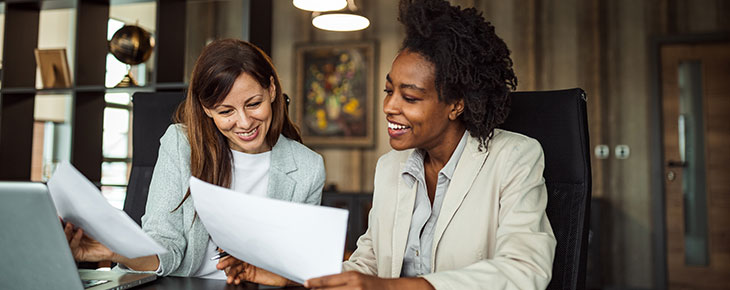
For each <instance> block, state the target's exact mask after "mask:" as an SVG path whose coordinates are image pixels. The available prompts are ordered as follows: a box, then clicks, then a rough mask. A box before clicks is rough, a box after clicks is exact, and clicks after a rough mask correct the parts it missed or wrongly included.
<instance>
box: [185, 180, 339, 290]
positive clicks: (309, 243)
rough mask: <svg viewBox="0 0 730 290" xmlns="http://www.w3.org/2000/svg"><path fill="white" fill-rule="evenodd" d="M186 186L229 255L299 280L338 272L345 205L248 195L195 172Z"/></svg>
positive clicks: (214, 237)
mask: <svg viewBox="0 0 730 290" xmlns="http://www.w3.org/2000/svg"><path fill="white" fill-rule="evenodd" d="M190 192H191V195H192V197H193V201H194V204H195V210H196V211H197V213H198V216H199V217H200V219H201V221H202V222H203V225H204V226H205V228H206V229H207V230H208V233H209V234H210V236H211V238H212V239H213V242H215V243H216V245H218V247H220V248H221V249H224V250H225V251H226V252H228V253H229V254H231V255H232V256H234V257H236V258H238V259H240V260H242V261H245V262H247V263H250V264H252V265H255V266H257V267H260V268H262V269H265V270H267V271H270V272H272V273H275V274H278V275H281V276H283V277H285V278H287V279H289V280H292V281H295V282H298V283H304V281H306V280H307V279H309V278H314V277H320V276H324V275H330V274H336V273H340V272H341V270H342V255H343V251H344V246H345V233H346V231H347V217H348V212H347V211H346V210H342V209H337V208H330V207H321V206H313V205H307V204H299V203H293V202H287V201H281V200H274V199H268V198H262V197H257V196H251V195H248V194H243V193H238V192H234V191H232V190H229V189H226V188H222V187H219V186H215V185H212V184H209V183H206V182H203V181H201V180H199V179H197V178H195V177H191V178H190Z"/></svg>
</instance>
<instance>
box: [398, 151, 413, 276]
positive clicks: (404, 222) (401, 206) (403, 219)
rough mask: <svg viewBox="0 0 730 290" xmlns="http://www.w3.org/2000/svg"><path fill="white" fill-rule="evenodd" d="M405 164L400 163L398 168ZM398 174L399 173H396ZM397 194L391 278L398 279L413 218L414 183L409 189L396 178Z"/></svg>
mask: <svg viewBox="0 0 730 290" xmlns="http://www.w3.org/2000/svg"><path fill="white" fill-rule="evenodd" d="M403 166H405V163H403V162H401V164H400V168H403ZM398 172H400V171H398ZM397 178H398V192H397V193H396V194H397V199H396V207H395V218H394V224H393V237H392V239H393V241H392V245H393V252H392V253H393V260H392V263H393V264H392V266H391V277H400V272H401V268H402V267H403V256H404V255H405V252H406V242H407V241H408V231H409V229H410V227H411V218H412V217H413V207H414V205H415V203H416V190H417V189H418V187H417V186H416V183H414V184H413V186H411V187H409V186H408V184H406V182H405V181H404V180H403V178H402V176H400V175H399V176H398V177H397Z"/></svg>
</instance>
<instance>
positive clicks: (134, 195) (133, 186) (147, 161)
mask: <svg viewBox="0 0 730 290" xmlns="http://www.w3.org/2000/svg"><path fill="white" fill-rule="evenodd" d="M184 98H185V94H184V93H182V92H156V93H143V92H139V93H135V94H134V95H133V96H132V110H133V111H132V112H133V113H132V114H133V115H132V116H133V117H132V146H133V147H132V148H133V152H132V172H131V173H130V175H129V185H128V186H127V197H126V198H125V200H124V212H126V213H127V214H128V215H129V216H130V217H132V219H133V220H134V221H136V222H137V223H138V224H141V219H142V215H144V211H145V205H146V204H147V191H148V190H149V187H150V181H151V180H152V171H153V170H154V168H155V162H157V152H158V150H159V148H160V137H162V135H163V134H164V133H165V130H166V129H167V127H168V126H169V125H170V124H172V117H173V114H174V113H175V109H177V106H178V105H179V104H180V102H182V100H183V99H184Z"/></svg>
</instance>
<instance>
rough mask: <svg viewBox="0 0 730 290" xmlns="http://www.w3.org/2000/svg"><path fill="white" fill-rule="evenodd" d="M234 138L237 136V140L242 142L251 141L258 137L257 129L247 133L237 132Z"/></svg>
mask: <svg viewBox="0 0 730 290" xmlns="http://www.w3.org/2000/svg"><path fill="white" fill-rule="evenodd" d="M235 134H236V136H238V138H239V139H241V140H243V141H252V140H254V139H256V137H257V136H258V135H259V127H256V128H254V129H253V130H251V131H248V132H238V133H235Z"/></svg>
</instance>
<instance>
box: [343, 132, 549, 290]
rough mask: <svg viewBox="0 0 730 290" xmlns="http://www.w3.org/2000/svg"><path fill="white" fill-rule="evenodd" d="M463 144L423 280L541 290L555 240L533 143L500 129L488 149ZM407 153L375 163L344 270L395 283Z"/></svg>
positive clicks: (405, 225)
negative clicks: (367, 202)
mask: <svg viewBox="0 0 730 290" xmlns="http://www.w3.org/2000/svg"><path fill="white" fill-rule="evenodd" d="M467 142H468V143H467V145H466V148H465V149H464V153H463V154H462V156H461V158H460V159H459V163H458V164H457V165H456V171H455V172H454V176H453V179H452V180H451V184H450V186H449V188H448V190H447V192H446V196H445V197H444V201H443V205H442V208H441V213H440V215H439V217H438V221H437V223H436V233H435V236H434V243H433V249H432V258H431V259H432V260H431V265H432V269H431V271H432V273H431V274H427V275H424V276H423V278H425V279H426V280H428V281H429V282H430V283H431V285H433V286H434V287H435V288H436V289H545V287H547V285H548V283H549V282H550V277H551V274H552V265H553V257H554V255H555V244H556V241H555V236H554V235H553V231H552V229H551V227H550V222H549V221H548V218H547V216H546V214H545V206H546V205H547V190H546V188H545V182H544V179H543V176H542V173H543V169H544V166H545V163H544V160H543V153H542V148H541V147H540V144H539V143H538V142H537V141H536V140H534V139H531V138H529V137H526V136H524V135H520V134H516V133H512V132H508V131H503V130H495V132H494V138H493V139H492V140H491V141H490V142H489V147H488V150H482V151H480V150H479V141H478V139H476V138H473V137H472V136H469V137H468V141H467ZM412 151H413V150H412V149H411V150H406V151H391V152H389V153H387V154H385V155H383V156H382V157H381V158H380V159H379V160H378V164H377V167H376V171H375V188H374V193H373V207H372V209H371V210H370V215H369V219H368V222H369V223H368V225H369V226H368V230H367V231H366V232H365V234H364V235H362V236H361V237H360V238H359V240H358V242H357V250H356V251H355V252H354V253H353V254H352V256H351V257H350V259H349V260H348V261H346V262H345V263H344V265H343V268H344V270H355V271H359V272H362V273H365V274H370V275H377V276H380V277H383V278H396V277H399V276H400V273H401V267H402V266H403V255H404V253H405V247H406V241H407V240H408V231H409V227H410V224H411V216H412V213H413V206H414V203H415V198H416V186H415V183H414V185H413V186H412V187H409V186H408V185H407V184H406V183H405V182H404V181H403V178H402V176H401V172H402V168H403V166H404V165H405V162H406V160H407V159H408V156H409V155H410V154H411V152H412Z"/></svg>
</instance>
